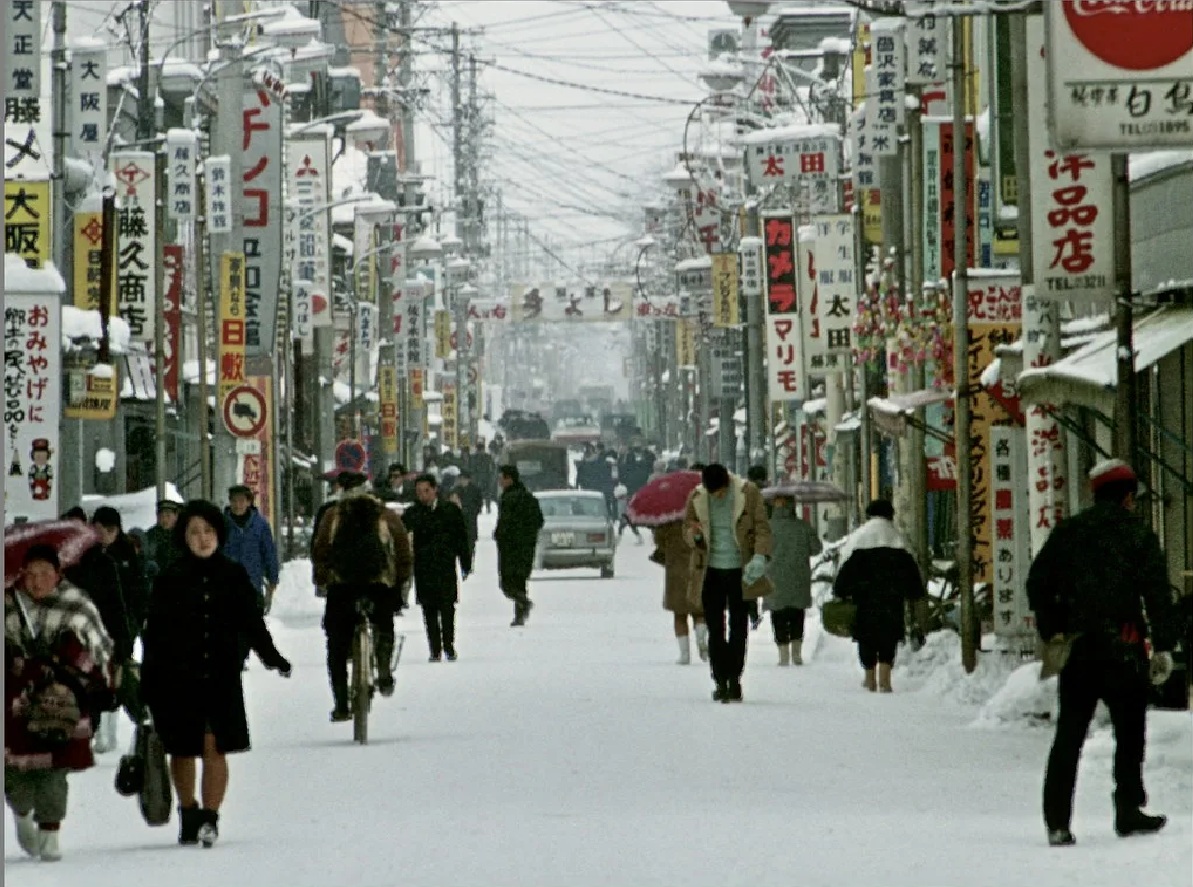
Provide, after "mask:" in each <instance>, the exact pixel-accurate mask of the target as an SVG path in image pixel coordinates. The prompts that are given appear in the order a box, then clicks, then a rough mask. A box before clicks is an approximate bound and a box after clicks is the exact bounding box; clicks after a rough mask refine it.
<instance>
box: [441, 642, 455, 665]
mask: <svg viewBox="0 0 1193 887" xmlns="http://www.w3.org/2000/svg"><path fill="white" fill-rule="evenodd" d="M443 658H444V659H446V660H447V661H448V662H455V661H456V648H455V647H453V646H451V645H450V644H444V645H443Z"/></svg>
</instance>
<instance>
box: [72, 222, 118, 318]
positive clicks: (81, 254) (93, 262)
mask: <svg viewBox="0 0 1193 887" xmlns="http://www.w3.org/2000/svg"><path fill="white" fill-rule="evenodd" d="M73 227H74V303H75V307H76V308H82V309H84V310H92V311H98V310H99V291H100V286H101V284H102V279H101V275H100V271H101V268H102V265H101V263H100V259H101V257H102V255H103V243H104V217H103V213H94V212H92V213H85V212H78V213H75V218H74V225H73ZM113 271H115V268H113ZM116 313H117V311H116V275H115V274H113V275H112V280H111V282H110V283H109V284H108V316H109V317H115V316H116Z"/></svg>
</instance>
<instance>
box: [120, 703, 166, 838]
mask: <svg viewBox="0 0 1193 887" xmlns="http://www.w3.org/2000/svg"><path fill="white" fill-rule="evenodd" d="M116 791H117V792H119V793H120V794H122V795H124V796H125V797H129V798H131V797H133V796H134V795H136V796H137V799H138V802H139V806H140V808H141V818H142V819H144V820H145V824H146V825H151V826H159V825H166V824H167V823H169V821H170V812H171V810H172V809H173V807H174V791H173V789H172V788H171V787H170V768H169V766H168V765H167V763H166V749H165V746H163V745H162V740H161V737H160V736H158V734H157V730H155V729H154V728H153V724H152V723H151V722H150V721H148V720H146V721H142V722H141V723H140V724H138V725H137V729H136V732H135V734H134V735H133V747H132V750H131V751H130V752H129V753H128V754H127V755H125V756H124V757H122V758H121V759H120V765H119V766H118V767H117V768H116Z"/></svg>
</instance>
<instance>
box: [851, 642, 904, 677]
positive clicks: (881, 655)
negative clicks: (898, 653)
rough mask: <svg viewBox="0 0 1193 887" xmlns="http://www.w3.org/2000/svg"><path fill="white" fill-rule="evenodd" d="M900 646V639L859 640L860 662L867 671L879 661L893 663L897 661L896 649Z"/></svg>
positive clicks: (858, 656)
mask: <svg viewBox="0 0 1193 887" xmlns="http://www.w3.org/2000/svg"><path fill="white" fill-rule="evenodd" d="M898 647H899V642H898V641H877V642H873V641H858V642H857V658H858V662H860V663H861V664H862V668H864V669H865V670H866V671H870V669H872V668H874V666H876V665H878V664H879V663H882V664H883V665H891V664H892V663H894V661H895V650H897V649H898Z"/></svg>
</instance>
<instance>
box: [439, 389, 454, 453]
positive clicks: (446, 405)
mask: <svg viewBox="0 0 1193 887" xmlns="http://www.w3.org/2000/svg"><path fill="white" fill-rule="evenodd" d="M456 406H457V404H456V383H455V382H444V383H443V425H442V426H440V429H441V432H442V437H443V440H442V443H443V446H444V447H446V448H447V449H449V450H454V449H455V448H456V443H457V438H458V434H457V432H458V428H457V426H456Z"/></svg>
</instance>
